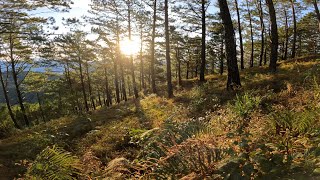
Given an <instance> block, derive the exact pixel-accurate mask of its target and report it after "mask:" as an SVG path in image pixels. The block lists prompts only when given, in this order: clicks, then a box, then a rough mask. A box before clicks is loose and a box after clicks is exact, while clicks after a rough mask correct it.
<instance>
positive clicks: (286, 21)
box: [284, 8, 289, 60]
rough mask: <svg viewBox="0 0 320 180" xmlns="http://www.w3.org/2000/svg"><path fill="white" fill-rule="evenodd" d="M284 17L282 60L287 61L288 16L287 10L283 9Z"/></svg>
mask: <svg viewBox="0 0 320 180" xmlns="http://www.w3.org/2000/svg"><path fill="white" fill-rule="evenodd" d="M284 16H285V18H286V20H285V27H284V28H285V46H284V59H285V60H287V59H288V45H289V27H288V14H287V9H286V8H284Z"/></svg>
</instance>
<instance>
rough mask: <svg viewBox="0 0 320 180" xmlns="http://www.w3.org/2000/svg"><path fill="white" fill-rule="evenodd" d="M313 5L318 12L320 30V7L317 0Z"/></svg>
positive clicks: (314, 0)
mask: <svg viewBox="0 0 320 180" xmlns="http://www.w3.org/2000/svg"><path fill="white" fill-rule="evenodd" d="M313 6H314V9H315V11H316V14H317V19H318V22H319V32H320V12H319V8H318V3H317V0H313Z"/></svg>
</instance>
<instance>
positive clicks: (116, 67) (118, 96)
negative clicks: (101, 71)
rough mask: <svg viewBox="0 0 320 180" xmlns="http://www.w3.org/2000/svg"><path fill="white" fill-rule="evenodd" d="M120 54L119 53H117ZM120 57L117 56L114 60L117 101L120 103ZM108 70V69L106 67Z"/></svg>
mask: <svg viewBox="0 0 320 180" xmlns="http://www.w3.org/2000/svg"><path fill="white" fill-rule="evenodd" d="M117 56H118V55H117ZM118 60H119V59H118V57H116V58H115V59H114V61H113V68H114V86H115V90H116V101H117V103H120V90H119V75H118V63H119V61H118ZM105 72H106V69H105ZM105 75H106V76H107V74H105Z"/></svg>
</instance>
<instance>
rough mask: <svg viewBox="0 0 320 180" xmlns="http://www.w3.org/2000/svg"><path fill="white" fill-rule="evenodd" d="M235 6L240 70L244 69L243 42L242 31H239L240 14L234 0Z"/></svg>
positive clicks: (236, 0) (236, 1) (236, 2)
mask: <svg viewBox="0 0 320 180" xmlns="http://www.w3.org/2000/svg"><path fill="white" fill-rule="evenodd" d="M234 2H235V6H236V11H237V18H238V31H239V41H240V54H241V56H240V58H241V60H240V67H241V69H244V50H243V40H242V29H241V20H240V19H241V18H240V12H239V5H238V0H235V1H234Z"/></svg>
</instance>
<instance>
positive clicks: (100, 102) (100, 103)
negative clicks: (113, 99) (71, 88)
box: [97, 89, 102, 107]
mask: <svg viewBox="0 0 320 180" xmlns="http://www.w3.org/2000/svg"><path fill="white" fill-rule="evenodd" d="M97 92H98V100H99V105H100V107H102V101H101V94H100V89H98V91H97Z"/></svg>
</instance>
